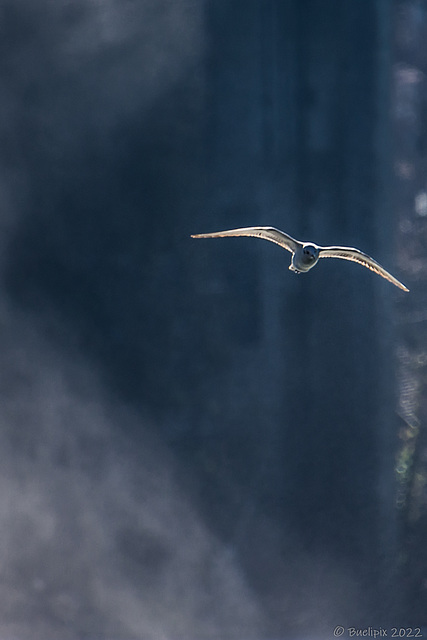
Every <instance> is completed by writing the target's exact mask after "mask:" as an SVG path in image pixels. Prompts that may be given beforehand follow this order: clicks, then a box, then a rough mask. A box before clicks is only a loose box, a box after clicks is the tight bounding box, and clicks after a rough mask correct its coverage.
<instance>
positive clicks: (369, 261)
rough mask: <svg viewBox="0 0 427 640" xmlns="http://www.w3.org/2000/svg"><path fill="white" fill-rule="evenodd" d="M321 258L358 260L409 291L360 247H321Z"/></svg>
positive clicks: (400, 287)
mask: <svg viewBox="0 0 427 640" xmlns="http://www.w3.org/2000/svg"><path fill="white" fill-rule="evenodd" d="M319 258H341V259H342V260H351V262H358V263H359V264H361V265H363V266H364V267H367V268H368V269H370V270H371V271H374V272H375V273H377V274H378V275H379V276H382V277H383V278H385V279H386V280H388V281H389V282H392V283H393V284H394V285H395V286H396V287H399V289H402V290H403V291H409V289H408V288H407V287H405V285H404V284H402V283H401V282H399V280H397V278H395V277H394V276H392V275H391V273H389V272H388V271H386V270H385V269H384V267H382V266H381V265H380V264H378V262H376V260H374V259H373V258H371V256H368V255H367V254H366V253H363V251H359V249H354V248H353V247H320V252H319Z"/></svg>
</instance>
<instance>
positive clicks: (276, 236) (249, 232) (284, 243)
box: [191, 227, 302, 254]
mask: <svg viewBox="0 0 427 640" xmlns="http://www.w3.org/2000/svg"><path fill="white" fill-rule="evenodd" d="M227 236H253V237H255V238H264V240H270V242H275V243H276V244H278V245H280V246H281V247H283V248H284V249H287V250H288V251H290V252H291V253H292V254H294V253H295V251H296V250H297V249H298V248H299V247H301V246H302V244H301V243H300V242H298V240H294V238H291V236H288V234H287V233H284V232H283V231H279V229H275V228H274V227H244V228H242V229H230V230H228V231H217V232H215V233H198V234H197V235H193V236H191V237H192V238H224V237H227Z"/></svg>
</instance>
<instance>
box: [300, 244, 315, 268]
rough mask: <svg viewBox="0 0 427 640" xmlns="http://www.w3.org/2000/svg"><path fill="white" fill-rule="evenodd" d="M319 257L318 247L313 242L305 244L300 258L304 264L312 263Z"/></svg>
mask: <svg viewBox="0 0 427 640" xmlns="http://www.w3.org/2000/svg"><path fill="white" fill-rule="evenodd" d="M318 258H319V247H316V245H314V244H305V245H304V246H303V248H302V252H301V260H302V262H303V263H304V264H306V265H307V266H308V265H314V264H315V263H316V262H317V260H318Z"/></svg>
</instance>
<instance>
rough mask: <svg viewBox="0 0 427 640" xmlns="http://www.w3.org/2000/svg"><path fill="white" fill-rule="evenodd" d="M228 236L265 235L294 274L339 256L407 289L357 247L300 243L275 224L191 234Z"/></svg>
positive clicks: (210, 236) (198, 236)
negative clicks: (285, 257) (284, 255)
mask: <svg viewBox="0 0 427 640" xmlns="http://www.w3.org/2000/svg"><path fill="white" fill-rule="evenodd" d="M229 236H252V237H255V238H264V240H269V241H270V242H275V243H276V244H278V245H279V246H281V247H283V248H284V249H287V250H288V251H290V252H291V254H292V259H291V264H290V266H289V269H290V270H291V271H294V272H295V273H305V272H306V271H310V269H312V268H313V267H314V265H315V264H317V262H318V261H319V258H341V259H342V260H350V261H351V262H358V263H359V264H361V265H363V266H364V267H367V268H368V269H370V270H371V271H373V272H374V273H377V274H378V275H379V276H382V277H383V278H385V279H386V280H388V281H389V282H391V283H392V284H394V285H395V286H396V287H399V289H402V290H403V291H409V289H408V288H407V287H405V285H404V284H402V283H401V282H399V280H397V278H395V277H394V276H392V275H391V273H389V272H388V271H386V270H385V269H384V267H382V266H381V265H380V264H378V262H376V260H374V259H373V258H371V257H370V256H368V255H367V254H366V253H363V251H360V250H359V249H354V248H353V247H321V246H320V245H318V244H314V242H300V241H299V240H295V239H294V238H292V237H291V236H288V234H287V233H284V232H283V231H280V230H279V229H275V228H274V227H244V228H242V229H229V230H227V231H217V232H215V233H199V234H196V235H192V236H191V237H192V238H226V237H229Z"/></svg>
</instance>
